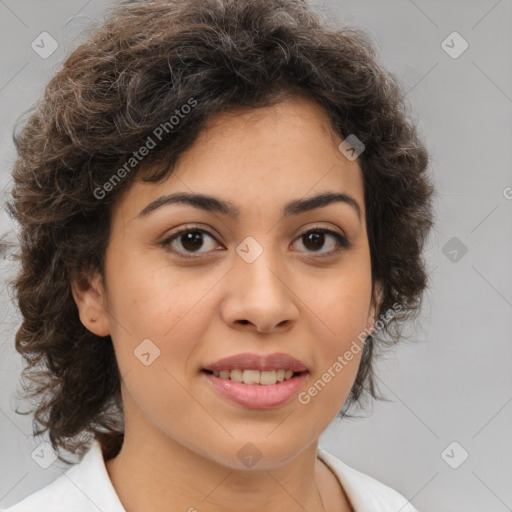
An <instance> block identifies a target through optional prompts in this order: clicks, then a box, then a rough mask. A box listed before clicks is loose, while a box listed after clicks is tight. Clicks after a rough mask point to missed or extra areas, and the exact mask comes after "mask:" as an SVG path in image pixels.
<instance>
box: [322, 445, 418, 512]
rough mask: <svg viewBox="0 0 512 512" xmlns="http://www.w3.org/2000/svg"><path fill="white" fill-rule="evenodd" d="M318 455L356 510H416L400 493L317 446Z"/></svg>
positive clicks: (359, 511) (370, 511)
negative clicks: (336, 478) (335, 477)
mask: <svg viewBox="0 0 512 512" xmlns="http://www.w3.org/2000/svg"><path fill="white" fill-rule="evenodd" d="M318 457H319V458H320V459H321V460H322V461H323V462H324V463H325V464H327V466H328V467H329V468H330V469H331V471H332V472H333V473H334V474H335V475H336V476H337V477H338V480H339V481H340V483H341V485H342V487H343V489H344V491H345V493H346V494H347V497H348V498H349V500H350V502H351V504H352V506H353V507H354V508H355V509H356V510H357V511H358V512H398V511H400V512H418V511H417V510H416V509H415V508H414V507H413V506H412V504H411V503H410V502H409V501H408V500H407V499H406V498H405V497H404V496H402V495H401V494H400V493H398V492H397V491H395V490H394V489H392V488H391V487H388V486H387V485H385V484H383V483H382V482H379V481H378V480H376V479H375V478H372V477H371V476H369V475H366V474H364V473H361V472H360V471H357V470H356V469H354V468H351V467H350V466H348V465H347V464H345V463H344V462H342V461H341V460H340V459H338V458H337V457H335V456H334V455H332V454H330V453H329V452H327V451H325V450H323V449H321V448H319V449H318Z"/></svg>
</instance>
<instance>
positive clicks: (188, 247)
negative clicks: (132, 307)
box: [160, 227, 351, 258]
mask: <svg viewBox="0 0 512 512" xmlns="http://www.w3.org/2000/svg"><path fill="white" fill-rule="evenodd" d="M326 235H327V236H326ZM205 236H206V238H207V239H210V240H211V241H215V242H216V239H215V237H214V236H213V235H212V234H211V233H209V232H208V231H206V230H204V229H200V228H198V227H186V228H185V229H182V230H180V231H178V232H176V233H174V234H173V235H171V236H170V237H168V238H166V239H165V240H164V241H163V242H161V243H160V245H162V246H163V247H164V248H169V250H170V251H171V252H174V253H178V254H179V255H180V256H183V257H184V258H189V257H190V258H193V257H194V256H188V254H194V253H195V254H205V253H208V252H211V251H209V250H208V248H207V250H205V251H201V250H200V249H202V248H204V244H205ZM329 238H330V244H329V245H330V246H331V247H333V248H332V249H331V250H328V251H320V249H322V247H324V246H325V242H326V239H327V240H329ZM296 240H302V244H303V245H304V247H306V252H313V253H319V254H321V255H323V256H325V255H327V256H330V255H332V254H335V253H337V252H339V251H341V250H343V249H348V248H350V247H351V244H350V242H349V241H348V240H347V239H346V238H345V237H344V236H343V235H341V234H339V233H337V232H336V231H332V230H330V229H326V228H320V227H318V228H314V229H310V230H308V231H305V232H304V233H302V234H301V235H299V237H298V238H297V239H296ZM176 246H178V247H176ZM180 246H181V247H180ZM215 247H219V245H218V243H217V244H215V243H210V249H213V250H215Z"/></svg>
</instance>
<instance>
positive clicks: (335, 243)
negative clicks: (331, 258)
mask: <svg viewBox="0 0 512 512" xmlns="http://www.w3.org/2000/svg"><path fill="white" fill-rule="evenodd" d="M297 240H302V243H303V245H304V247H306V249H307V252H318V253H320V254H327V255H329V254H334V253H336V252H338V251H340V250H342V249H347V248H349V247H350V244H349V242H348V240H347V239H346V238H345V237H344V236H343V235H340V234H339V233H336V231H331V230H330V229H325V228H316V229H312V230H309V231H306V232H305V233H302V235H300V236H299V237H298V239H297ZM329 240H330V243H329V246H331V250H327V251H321V249H322V248H323V247H324V246H325V244H326V241H327V242H329Z"/></svg>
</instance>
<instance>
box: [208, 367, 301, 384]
mask: <svg viewBox="0 0 512 512" xmlns="http://www.w3.org/2000/svg"><path fill="white" fill-rule="evenodd" d="M213 375H215V377H220V378H221V379H230V380H232V381H233V382H243V383H244V384H250V385H254V384H261V385H263V386H272V385H274V384H276V383H277V382H283V380H288V379H291V378H292V376H293V370H263V371H261V372H260V371H259V370H221V371H220V372H217V371H214V372H213Z"/></svg>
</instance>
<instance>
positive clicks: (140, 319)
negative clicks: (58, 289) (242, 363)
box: [72, 96, 375, 512]
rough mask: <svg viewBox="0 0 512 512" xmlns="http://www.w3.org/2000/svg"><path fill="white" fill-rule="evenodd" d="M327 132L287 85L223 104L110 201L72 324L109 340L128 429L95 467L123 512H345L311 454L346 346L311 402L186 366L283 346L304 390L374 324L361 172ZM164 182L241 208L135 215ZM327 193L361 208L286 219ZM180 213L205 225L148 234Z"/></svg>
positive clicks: (346, 385)
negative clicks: (105, 240)
mask: <svg viewBox="0 0 512 512" xmlns="http://www.w3.org/2000/svg"><path fill="white" fill-rule="evenodd" d="M341 140H342V139H341V138H340V137H339V136H338V135H336V134H335V133H334V132H333V131H332V129H331V127H330V124H329V120H328V117H327V114H326V112H325V111H324V110H323V108H322V107H320V106H319V105H317V104H316V103H314V102H313V101H311V100H308V99H306V98H303V97H301V96H293V97H288V98H286V99H284V100H283V101H282V102H280V103H279V104H278V105H275V106H272V107H269V108H264V109H258V110H239V111H232V112H230V113H222V114H220V115H218V116H216V117H214V118H212V119H210V121H209V122H208V124H207V125H206V127H205V128H204V129H203V130H202V132H201V133H200V135H199V138H198V139H197V141H196V143H195V144H194V146H193V147H192V148H190V149H189V150H188V151H187V152H185V153H184V154H183V155H182V156H181V157H180V159H179V160H178V163H177V165H176V167H175V170H174V173H173V174H172V175H171V176H169V177H168V178H166V179H165V181H162V182H160V183H156V184H155V183H143V182H141V181H135V182H134V183H133V184H132V185H131V186H130V187H129V188H128V189H127V190H126V191H125V192H124V193H123V195H122V196H121V197H120V199H119V200H118V201H117V203H116V205H115V208H114V210H113V214H112V218H111V226H112V232H111V238H110V241H109V245H108V248H107V252H106V256H105V257H106V260H105V272H106V279H105V282H102V280H101V279H100V277H99V276H98V275H96V276H94V278H93V279H92V280H91V282H90V284H91V286H90V287H89V288H87V289H84V288H80V287H79V286H78V285H77V284H76V283H72V289H73V296H74V298H75V301H76V303H77V306H78V309H79V312H80V318H81V321H82V322H83V324H84V325H85V326H86V327H87V328H88V329H89V330H91V331H92V332H94V333H95V334H97V335H99V336H107V335H110V336H111V338H112V342H113V344H114V348H115V352H116V359H117V362H118V365H119V368H120V373H121V375H122V398H123V405H124V412H125V440H124V444H123V447H122V449H121V451H120V453H119V455H118V456H117V457H115V458H114V459H112V460H109V461H107V462H106V467H107V471H108V473H109V476H110V478H111V480H112V483H113V485H114V488H115V490H116V492H117V493H118V495H119V498H120V500H121V502H122V503H123V506H124V507H125V509H126V510H127V512H132V511H137V510H151V511H152V512H159V511H166V512H169V511H170V510H171V511H187V510H190V511H192V510H194V508H195V509H197V510H198V511H199V512H200V511H201V510H208V511H209V512H217V511H219V512H220V511H223V512H225V511H228V510H237V511H241V510H243V511H261V510H265V511H267V512H274V511H277V510H279V511H281V510H287V511H292V512H293V511H299V510H300V511H302V512H303V511H304V510H308V511H311V512H313V511H318V510H325V511H334V510H336V511H350V510H352V508H351V506H350V504H349V502H348V499H347V497H346V495H345V492H344V491H343V489H342V487H341V485H340V483H339V482H338V480H337V479H336V478H335V476H334V475H333V474H332V473H331V472H330V470H329V469H328V468H327V467H326V466H325V465H324V464H323V463H322V462H321V461H320V460H319V459H318V458H317V448H318V439H319V436H320V435H321V433H322V432H323V431H324V430H325V429H326V428H327V426H328V425H329V423H330V422H331V420H332V419H333V418H334V417H335V416H336V414H337V413H338V412H339V410H340V409H341V407H342V405H343V403H344V402H345V400H346V398H347V396H348V393H349V391H350V389H351V386H352V384H353V382H354V379H355V376H356V372H357V368H358V365H359V362H360V356H361V352H359V353H358V354H355V355H354V358H353V359H352V361H350V363H348V364H347V365H346V366H345V367H344V368H343V370H342V371H341V372H339V373H337V374H336V377H335V378H333V379H332V380H331V381H330V382H329V383H328V384H327V385H326V386H325V387H324V388H323V389H322V391H321V392H319V393H318V394H317V396H315V397H312V398H311V400H310V402H309V403H308V404H306V405H304V404H302V403H300V402H299V401H298V400H297V399H294V400H293V401H291V402H290V403H288V404H285V405H283V406H280V407H277V408H274V409H269V410H264V411H262V410H253V409H249V408H246V407H243V406H240V405H237V404H235V403H233V402H231V401H229V400H227V399H226V398H224V397H222V396H220V395H219V394H218V392H217V391H216V390H214V389H213V388H212V387H211V386H210V385H209V383H208V382H207V381H206V379H205V378H204V375H203V374H201V373H200V370H201V369H202V368H203V367H204V366H205V365H206V364H207V363H211V362H213V361H217V360H218V359H221V358H223V357H226V356H230V355H234V354H237V353H240V352H253V353H258V354H269V353H273V352H285V353H288V354H290V355H292V356H293V357H296V358H297V359H299V360H301V361H303V362H304V363H305V364H306V365H307V367H308V369H309V374H308V376H307V379H306V382H305V383H304V386H303V388H301V391H305V390H307V389H308V388H309V387H310V386H311V384H312V383H314V382H315V381H317V380H318V379H319V378H320V377H321V376H322V374H323V373H324V372H325V371H326V370H327V369H328V368H329V367H332V365H333V363H334V362H335V361H336V359H337V357H338V356H340V355H343V354H344V353H345V351H346V350H348V349H349V347H350V345H351V343H352V342H353V340H355V339H357V335H358V334H359V333H361V332H362V331H363V330H364V329H365V328H366V329H370V330H371V329H372V327H373V324H374V321H375V303H374V301H372V281H371V272H370V251H369V245H368V237H367V232H366V228H365V208H364V188H363V179H362V173H361V169H360V166H359V163H358V161H357V160H355V161H349V160H348V159H347V158H345V156H343V154H342V153H341V152H340V151H339V150H338V145H339V144H340V142H341ZM178 191H179V192H195V193H205V194H209V195H213V196H215V197H218V198H222V199H224V200H227V201H230V202H231V203H233V204H235V205H236V206H238V207H239V209H240V217H239V218H238V219H232V218H229V217H227V216H224V215H222V214H219V213H212V212H208V211H204V210H201V209H198V208H195V207H193V206H190V205H185V204H172V205H166V206H163V207H161V208H159V209H157V210H155V211H153V212H152V213H151V214H149V215H147V216H144V217H141V218H140V217H138V214H139V212H140V211H141V210H142V209H143V208H144V207H145V206H147V205H148V204H149V203H150V202H151V201H153V200H154V199H156V198H158V197H160V196H163V195H166V194H169V193H171V192H178ZM326 191H333V192H344V193H346V194H349V195H351V196H352V197H353V198H354V199H355V200H356V201H357V203H358V204H359V205H360V208H361V219H359V218H358V215H357V213H356V210H355V209H353V208H352V207H351V206H350V205H348V204H345V203H342V202H335V203H331V204H329V205H327V206H323V207H320V208H316V209H314V210H311V211H308V212H303V213H300V214H298V215H292V216H290V217H287V218H284V217H283V215H282V209H283V206H284V204H285V203H287V202H288V201H290V200H293V199H300V198H303V197H310V196H313V195H316V194H318V193H320V192H326ZM190 225H192V227H193V228H196V227H197V228H201V229H204V230H206V231H208V232H209V233H210V234H211V237H210V236H209V235H207V234H203V238H202V245H201V241H200V242H199V243H198V244H197V245H196V246H194V245H192V246H191V245H190V244H188V245H187V242H186V239H185V238H184V237H183V236H181V237H178V238H176V239H175V240H174V242H172V244H170V245H168V246H167V247H164V246H162V245H161V244H160V243H161V242H162V241H163V240H165V239H166V238H168V237H169V236H170V235H172V234H174V233H176V232H177V231H179V230H180V229H182V228H184V227H185V226H187V227H189V226H190ZM318 227H323V228H327V229H331V230H333V231H334V232H336V233H339V234H341V235H343V236H345V237H346V238H348V240H349V241H350V243H351V247H350V248H348V249H343V248H341V250H340V251H339V252H334V250H335V249H336V248H337V247H338V243H337V242H336V239H335V238H334V237H332V235H325V238H324V239H323V242H322V241H319V242H316V244H315V243H314V242H313V243H312V242H309V243H308V239H307V238H306V237H303V236H301V235H302V234H303V233H305V232H307V231H309V230H312V229H314V228H318ZM247 236H251V237H253V238H254V239H255V240H256V241H257V242H258V243H259V244H260V246H261V247H262V248H263V253H262V254H261V255H260V256H259V257H258V258H257V259H256V260H255V261H254V262H252V263H247V262H246V261H245V260H244V259H242V258H241V257H240V256H239V255H238V254H237V252H236V248H237V246H238V245H239V244H240V243H241V242H242V241H243V240H244V239H245V238H246V237H247ZM191 247H192V248H191ZM194 247H197V248H196V249H194ZM172 248H173V249H174V251H175V252H174V253H173V252H172ZM187 249H188V250H187ZM180 254H181V255H185V256H186V255H187V254H188V255H189V256H192V258H191V259H187V258H185V257H184V256H180ZM325 255H327V256H325ZM322 256H324V257H322ZM91 319H95V321H94V322H93V321H91ZM147 338H149V339H150V340H151V341H152V343H154V344H155V345H156V346H157V347H158V348H159V350H160V355H159V357H157V358H156V359H155V360H154V361H153V362H152V363H151V364H150V365H148V366H145V365H144V364H142V363H141V361H140V360H139V359H138V358H137V357H135V355H134V350H135V349H136V348H137V346H138V345H139V344H140V343H141V341H142V340H144V339H147ZM105 343H107V341H106V340H105ZM248 442H250V443H252V444H253V445H255V446H256V447H257V449H258V450H259V452H260V453H261V458H260V460H259V461H258V462H257V463H256V464H255V465H254V466H252V467H251V468H247V467H245V466H244V465H243V464H242V463H241V461H240V460H239V459H238V457H237V452H238V451H239V450H240V449H241V448H242V447H244V446H245V445H246V443H248ZM248 497H250V500H249V499H248Z"/></svg>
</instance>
